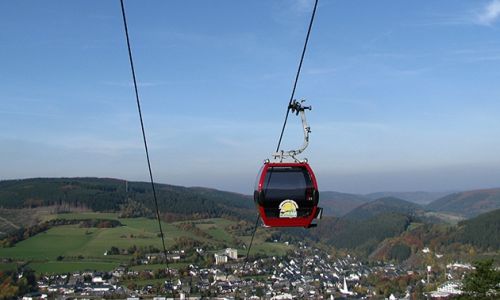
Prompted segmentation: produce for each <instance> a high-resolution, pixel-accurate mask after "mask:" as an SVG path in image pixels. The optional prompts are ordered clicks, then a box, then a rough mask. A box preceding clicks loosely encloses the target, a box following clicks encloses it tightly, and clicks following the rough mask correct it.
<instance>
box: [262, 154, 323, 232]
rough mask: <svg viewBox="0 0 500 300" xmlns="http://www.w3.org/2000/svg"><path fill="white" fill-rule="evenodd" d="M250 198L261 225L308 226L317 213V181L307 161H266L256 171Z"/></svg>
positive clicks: (318, 211)
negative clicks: (252, 199)
mask: <svg viewBox="0 0 500 300" xmlns="http://www.w3.org/2000/svg"><path fill="white" fill-rule="evenodd" d="M254 199H255V202H256V204H257V206H258V210H259V213H260V216H261V218H262V221H263V222H264V225H266V226H270V227H306V228H308V227H311V223H312V221H313V220H314V219H315V218H316V217H317V216H318V214H319V213H320V211H321V208H318V199H319V193H318V184H317V182H316V178H315V177H314V173H313V170H312V169H311V167H310V166H309V164H308V163H307V162H293V163H272V162H266V163H265V164H264V166H263V167H262V169H261V170H260V172H259V175H258V177H257V182H256V186H255V192H254Z"/></svg>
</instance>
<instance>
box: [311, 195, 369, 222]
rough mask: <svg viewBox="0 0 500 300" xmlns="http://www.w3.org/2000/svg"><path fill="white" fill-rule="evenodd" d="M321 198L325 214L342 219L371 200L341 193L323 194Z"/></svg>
mask: <svg viewBox="0 0 500 300" xmlns="http://www.w3.org/2000/svg"><path fill="white" fill-rule="evenodd" d="M319 197H320V206H321V207H322V208H323V214H324V215H325V216H335V217H341V216H343V215H345V214H347V213H348V212H350V211H351V210H353V209H355V208H356V207H358V206H360V205H362V204H364V203H366V202H368V201H370V199H368V198H366V197H364V196H360V195H355V194H346V193H339V192H321V193H320V194H319Z"/></svg>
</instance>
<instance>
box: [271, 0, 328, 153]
mask: <svg viewBox="0 0 500 300" xmlns="http://www.w3.org/2000/svg"><path fill="white" fill-rule="evenodd" d="M318 1H319V0H315V2H314V8H313V11H312V14H311V21H310V22H309V28H308V29H307V35H306V40H305V42H304V48H302V55H301V56H300V62H299V67H298V68H297V73H296V74H295V82H294V83H293V88H292V94H291V95H290V100H289V101H288V107H287V109H286V115H285V121H284V122H283V127H282V128H281V134H280V138H279V140H278V146H277V147H276V152H278V151H279V150H280V145H281V140H282V139H283V133H284V132H285V127H286V121H287V120H288V115H289V114H290V109H291V108H292V102H293V97H294V96H295V89H296V88H297V82H298V81H299V77H300V71H301V69H302V63H303V62H304V56H305V54H306V49H307V43H308V42H309V36H310V35H311V29H312V25H313V23H314V16H315V15H316V8H317V7H318Z"/></svg>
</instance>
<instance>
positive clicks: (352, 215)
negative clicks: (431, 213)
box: [343, 197, 424, 220]
mask: <svg viewBox="0 0 500 300" xmlns="http://www.w3.org/2000/svg"><path fill="white" fill-rule="evenodd" d="M384 213H399V214H403V215H416V214H420V215H422V214H423V213H424V209H423V207H422V206H420V205H418V204H415V203H412V202H409V201H406V200H402V199H399V198H394V197H386V198H380V199H377V200H374V201H371V202H368V203H365V204H362V205H361V206H359V207H357V208H355V209H353V210H352V211H350V212H349V213H348V214H346V215H345V216H344V217H343V218H346V219H351V220H368V219H371V218H374V217H376V216H377V215H380V214H384Z"/></svg>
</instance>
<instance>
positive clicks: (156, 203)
mask: <svg viewBox="0 0 500 300" xmlns="http://www.w3.org/2000/svg"><path fill="white" fill-rule="evenodd" d="M120 4H121V9H122V16H123V27H124V29H125V37H126V39H127V49H128V58H129V61H130V70H131V72H132V79H133V81H134V91H135V100H136V102H137V111H138V112H139V120H140V121H141V130H142V139H143V141H144V150H145V152H146V160H147V162H148V170H149V179H150V181H151V188H152V190H153V198H154V204H155V208H156V219H157V220H158V227H159V229H160V237H161V244H162V246H163V255H164V256H165V262H166V265H167V272H168V274H169V278H170V281H172V278H171V275H170V269H169V265H168V256H167V248H166V247H165V238H164V235H163V229H162V226H161V219H160V209H159V208H158V197H157V195H156V189H155V184H154V180H153V171H152V169H151V162H150V159H149V151H148V143H147V140H146V132H145V130H144V121H143V119H142V111H141V101H140V99H139V91H138V88H137V80H136V76H135V69H134V60H133V59H132V49H131V47H130V38H129V34H128V26H127V18H126V16H125V6H124V5H123V0H120Z"/></svg>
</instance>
